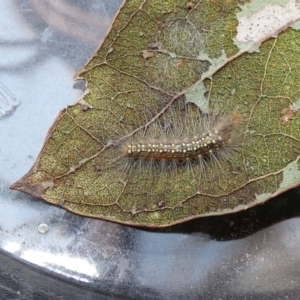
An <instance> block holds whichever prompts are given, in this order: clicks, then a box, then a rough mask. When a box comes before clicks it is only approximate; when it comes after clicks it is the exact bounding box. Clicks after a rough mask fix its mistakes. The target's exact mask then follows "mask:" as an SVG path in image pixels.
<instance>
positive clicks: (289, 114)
mask: <svg viewBox="0 0 300 300" xmlns="http://www.w3.org/2000/svg"><path fill="white" fill-rule="evenodd" d="M299 112H300V110H299V108H297V107H296V106H295V105H294V104H291V105H289V106H288V107H285V108H284V109H282V110H281V114H282V117H281V121H282V123H283V124H288V123H289V122H290V121H291V120H292V119H294V117H295V116H296V115H298V114H299Z"/></svg>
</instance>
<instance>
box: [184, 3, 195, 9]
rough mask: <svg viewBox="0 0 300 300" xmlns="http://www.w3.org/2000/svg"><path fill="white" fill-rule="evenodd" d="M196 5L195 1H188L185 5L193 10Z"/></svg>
mask: <svg viewBox="0 0 300 300" xmlns="http://www.w3.org/2000/svg"><path fill="white" fill-rule="evenodd" d="M194 7H195V4H194V3H193V2H188V3H187V4H186V6H185V8H186V9H188V10H191V9H193V8H194Z"/></svg>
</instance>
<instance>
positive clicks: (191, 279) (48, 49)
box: [0, 0, 300, 299]
mask: <svg viewBox="0 0 300 300" xmlns="http://www.w3.org/2000/svg"><path fill="white" fill-rule="evenodd" d="M120 4H121V1H117V0H114V1H108V0H107V1H104V0H103V1H87V0H86V1H83V0H82V1H76V2H73V1H67V0H60V1H50V0H48V1H39V0H27V1H12V0H2V1H1V2H0V29H1V30H0V43H1V44H0V87H1V88H0V108H2V110H1V109H0V112H3V113H2V114H3V116H2V117H1V118H0V207H1V209H0V249H1V252H2V253H1V255H0V265H1V266H2V267H0V278H1V279H3V280H1V284H0V291H1V289H2V288H3V290H4V289H5V287H7V286H9V283H8V281H7V282H6V280H7V279H8V278H13V277H14V280H15V281H14V283H15V284H16V287H14V288H13V291H12V293H14V292H15V298H8V297H6V298H5V299H24V298H25V299H31V298H32V295H33V294H32V292H30V291H32V290H33V289H34V290H35V291H39V292H40V294H39V295H42V296H41V297H44V298H45V297H48V299H57V297H58V296H59V295H60V296H61V295H62V294H60V293H62V291H61V290H60V289H61V288H57V287H56V286H55V280H57V282H60V281H61V280H62V279H64V280H65V290H64V295H63V296H61V297H67V295H68V293H69V296H70V297H73V296H72V289H74V286H80V287H81V293H82V297H83V296H84V297H86V299H96V298H97V295H106V296H102V298H97V299H110V298H113V297H115V296H119V297H120V299H199V298H200V299H274V298H278V299H298V295H299V294H300V287H299V281H300V251H299V245H300V230H299V229H300V219H299V218H298V216H299V215H300V205H299V203H298V202H299V201H298V199H299V194H298V192H297V191H295V190H294V191H292V192H289V193H287V194H286V195H285V197H284V199H274V200H272V201H270V202H269V203H267V204H265V205H262V206H259V207H257V208H255V209H251V210H249V211H246V212H242V213H239V214H236V215H232V216H225V217H218V218H206V219H203V220H198V221H193V222H189V223H187V224H184V225H180V226H176V227H173V228H172V229H164V230H160V231H159V230H157V231H150V230H143V229H136V228H131V227H127V226H121V225H118V224H114V223H110V222H105V221H101V220H96V219H89V218H83V217H80V216H77V215H74V214H71V213H69V212H67V211H65V210H63V209H60V208H58V207H54V206H51V205H49V204H47V203H45V202H43V201H41V200H38V199H35V198H32V197H30V196H28V195H25V194H23V193H19V192H16V191H11V190H9V188H8V187H9V186H10V185H11V184H12V183H13V182H14V181H16V180H17V179H19V178H20V177H21V176H22V175H23V174H25V173H26V172H27V171H28V170H29V169H30V167H31V166H32V164H33V162H34V160H35V158H36V156H37V155H38V153H39V151H40V148H41V147H42V144H43V141H44V138H45V136H46V133H47V131H48V128H49V127H50V126H51V124H52V122H53V120H54V118H55V117H56V115H57V114H58V112H59V110H60V109H62V108H63V107H65V106H66V105H68V104H72V103H74V102H75V101H76V100H77V99H78V98H79V97H80V96H81V95H82V94H83V92H84V83H82V82H75V83H74V81H73V80H72V77H73V75H74V74H75V73H76V71H77V70H78V69H79V68H80V67H81V66H83V65H84V63H85V62H86V61H87V60H88V59H89V57H90V56H91V55H92V54H93V52H94V51H95V50H96V49H97V47H98V45H99V43H100V41H101V39H102V38H103V37H104V34H105V32H106V30H107V29H108V27H109V25H110V22H111V20H112V18H113V15H114V13H115V12H116V11H117V9H118V7H119V5H120ZM1 91H2V92H1ZM3 99H5V100H3ZM1 101H2V106H1ZM4 101H5V102H4ZM7 255H9V256H8V257H7ZM1 260H2V263H1ZM4 261H5V263H6V264H8V262H10V264H13V261H16V262H18V261H23V262H25V263H26V264H23V265H21V266H19V267H18V268H15V269H11V271H9V273H8V274H5V272H8V271H7V270H10V269H9V268H8V267H7V265H5V264H4ZM4 268H5V269H4ZM22 268H23V269H25V270H26V274H27V277H30V274H32V273H31V272H35V271H36V270H42V271H44V272H43V275H41V276H40V278H41V282H42V280H43V282H45V279H44V278H43V276H44V277H45V276H46V277H47V276H48V277H49V276H50V275H51V276H50V277H51V278H52V279H51V280H52V281H53V282H54V284H53V282H52V285H51V286H49V290H47V288H46V289H45V286H43V285H42V283H39V281H38V280H37V279H36V280H34V281H30V280H29V279H28V278H27V281H25V283H24V280H23V281H22V276H20V277H17V276H15V274H19V273H18V272H21V271H20V270H21V269H22ZM5 270H6V271H5ZM4 275H5V276H4ZM32 276H33V275H32ZM50 277H49V278H50ZM5 278H6V279H5ZM32 278H33V277H32ZM18 282H20V285H18ZM21 283H22V284H21ZM83 287H85V288H86V289H84V288H83ZM41 290H45V292H44V294H43V293H42V292H41ZM18 292H19V293H18ZM48 292H49V294H47V293H48ZM50 292H51V294H50ZM30 293H31V294H30ZM3 295H4V294H3ZM26 297H27V298H26ZM30 297H31V298H30ZM88 297H90V298H88ZM0 299H1V296H0ZM3 299H4V298H3ZM36 299H38V297H37V298H36ZM41 299H42V298H41ZM61 299H67V298H61ZM74 299H75V298H74Z"/></svg>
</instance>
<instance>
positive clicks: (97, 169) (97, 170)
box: [95, 165, 103, 173]
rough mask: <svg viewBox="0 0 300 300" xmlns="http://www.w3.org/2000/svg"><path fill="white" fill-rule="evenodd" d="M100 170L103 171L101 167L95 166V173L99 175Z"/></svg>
mask: <svg viewBox="0 0 300 300" xmlns="http://www.w3.org/2000/svg"><path fill="white" fill-rule="evenodd" d="M102 170H103V168H102V166H101V165H96V166H95V171H96V172H99V173H100V172H102Z"/></svg>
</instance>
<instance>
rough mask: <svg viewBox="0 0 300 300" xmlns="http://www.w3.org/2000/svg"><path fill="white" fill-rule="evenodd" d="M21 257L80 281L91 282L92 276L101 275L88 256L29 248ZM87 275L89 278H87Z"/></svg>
mask: <svg viewBox="0 0 300 300" xmlns="http://www.w3.org/2000/svg"><path fill="white" fill-rule="evenodd" d="M20 258H22V259H24V260H26V261H28V262H31V263H34V264H37V265H38V266H40V267H44V268H47V269H48V270H50V271H55V272H57V273H58V274H61V275H65V276H67V277H73V278H74V279H77V280H80V281H85V282H90V281H91V278H93V277H97V276H98V275H99V274H98V272H97V269H96V267H95V266H94V265H93V264H90V263H89V262H88V261H87V258H79V257H70V256H69V254H52V253H48V252H46V251H38V250H27V251H24V253H23V254H22V255H21V256H20ZM64 270H65V272H64ZM73 272H75V273H73ZM85 275H87V276H88V277H89V279H85V278H84V276H85Z"/></svg>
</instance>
